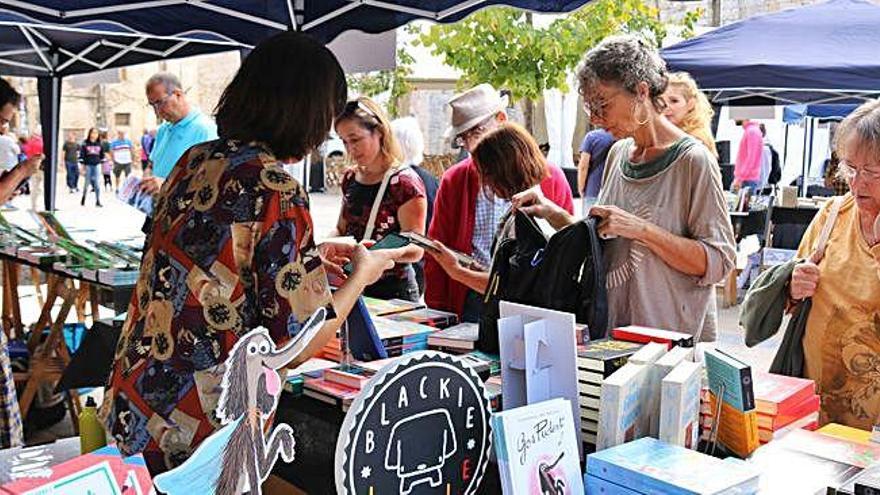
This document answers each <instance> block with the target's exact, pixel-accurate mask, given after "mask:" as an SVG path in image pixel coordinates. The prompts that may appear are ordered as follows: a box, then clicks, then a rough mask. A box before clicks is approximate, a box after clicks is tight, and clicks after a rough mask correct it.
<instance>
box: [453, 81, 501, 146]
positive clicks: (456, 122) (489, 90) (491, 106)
mask: <svg viewBox="0 0 880 495" xmlns="http://www.w3.org/2000/svg"><path fill="white" fill-rule="evenodd" d="M449 106H451V107H452V126H451V127H449V128H448V129H446V133H445V136H446V138H447V139H449V138H454V137H455V136H458V135H459V134H461V133H463V132H465V131H467V130H469V129H472V128H474V127H476V126H477V125H478V124H479V123H480V122H482V121H484V120H486V119H488V118H489V117H491V116H492V115H495V114H496V113H498V112H500V111H503V110H504V108H505V107H506V106H507V102H506V101H505V99H504V98H502V97H501V95H499V94H498V91H496V90H495V88H493V87H492V85H491V84H487V83H483V84H480V85H479V86H475V87H473V88H471V89H469V90H467V91H465V92H464V93H460V94H457V95H455V96H453V97H452V99H451V100H449Z"/></svg>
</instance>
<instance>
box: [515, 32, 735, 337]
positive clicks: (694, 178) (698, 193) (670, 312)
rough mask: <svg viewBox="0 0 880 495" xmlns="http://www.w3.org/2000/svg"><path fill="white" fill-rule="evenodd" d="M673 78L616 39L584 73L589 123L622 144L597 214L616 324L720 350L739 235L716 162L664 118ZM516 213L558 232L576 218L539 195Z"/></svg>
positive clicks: (638, 46) (649, 53) (649, 52)
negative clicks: (722, 292)
mask: <svg viewBox="0 0 880 495" xmlns="http://www.w3.org/2000/svg"><path fill="white" fill-rule="evenodd" d="M668 79H669V76H668V73H667V72H666V64H665V63H664V62H663V59H661V58H660V55H659V54H658V53H657V50H655V49H654V48H653V47H651V46H649V45H648V44H647V43H646V42H645V41H643V40H641V39H638V38H635V37H612V38H608V39H606V40H604V41H603V42H602V43H600V44H599V45H598V46H596V47H595V48H593V49H592V50H590V51H589V52H588V53H587V54H586V56H585V57H584V61H583V63H582V64H581V67H580V69H579V71H578V80H579V83H580V93H581V95H582V96H583V98H584V102H585V105H584V109H585V110H586V111H587V112H588V113H589V115H590V121H591V122H592V123H593V124H594V125H597V126H599V127H602V128H604V129H606V130H608V132H610V133H611V134H613V135H614V137H615V138H616V139H618V140H619V141H617V143H615V144H614V146H612V148H611V150H609V152H608V159H607V162H606V165H605V180H604V181H603V186H602V190H601V191H600V193H599V198H598V202H597V204H596V206H593V207H592V208H591V209H590V212H589V214H590V215H593V216H596V217H598V218H599V219H601V220H600V222H599V227H598V229H599V235H600V236H602V237H604V238H606V239H609V241H608V243H607V245H606V248H605V262H606V264H607V267H606V269H607V288H608V309H609V314H608V316H609V318H608V319H609V324H610V325H611V328H614V327H615V326H622V325H630V324H632V325H645V326H651V327H657V328H665V329H668V330H676V331H679V332H686V333H689V334H692V335H693V336H694V338H695V340H697V341H714V340H715V333H716V321H717V315H716V314H715V313H716V309H715V292H714V285H715V284H716V283H717V282H719V281H721V280H723V279H724V277H725V276H726V275H727V273H728V272H730V270H731V269H732V268H733V263H734V245H733V229H732V228H731V226H730V219H729V218H728V214H727V207H726V204H725V201H724V195H723V193H722V190H721V180H720V176H719V175H720V174H718V173H717V172H716V169H717V167H718V164H717V162H716V160H715V156H714V155H713V154H712V152H711V151H709V150H708V149H707V148H706V146H705V145H703V143H701V142H700V141H698V140H697V139H694V138H693V137H690V136H689V135H687V134H685V133H684V132H683V131H682V130H681V129H679V128H678V127H676V126H675V125H673V124H672V123H671V122H670V121H669V120H668V119H667V118H666V117H665V116H664V115H663V110H664V103H663V93H664V91H666V85H667V82H668ZM514 204H515V205H517V206H521V207H523V206H525V207H526V208H525V209H526V211H527V212H530V213H532V214H535V215H539V216H543V217H545V218H547V219H548V220H549V221H550V223H551V224H554V225H555V226H556V227H562V226H564V225H567V224H569V223H572V222H573V221H574V219H573V218H572V217H571V216H570V215H568V213H566V212H565V211H562V210H560V209H559V208H557V207H555V206H554V205H552V204H551V203H550V202H549V201H547V200H546V199H544V198H542V197H540V196H539V195H538V194H536V193H535V192H529V193H528V194H523V195H521V196H519V197H517V198H515V199H514Z"/></svg>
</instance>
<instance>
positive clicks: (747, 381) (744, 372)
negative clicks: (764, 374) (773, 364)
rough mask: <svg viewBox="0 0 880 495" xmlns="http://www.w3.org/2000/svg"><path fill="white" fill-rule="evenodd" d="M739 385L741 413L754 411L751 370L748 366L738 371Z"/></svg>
mask: <svg viewBox="0 0 880 495" xmlns="http://www.w3.org/2000/svg"><path fill="white" fill-rule="evenodd" d="M739 383H740V386H741V387H742V406H743V411H751V410H753V409H755V389H754V387H753V386H752V368H751V367H750V366H746V367H745V368H742V369H741V370H739Z"/></svg>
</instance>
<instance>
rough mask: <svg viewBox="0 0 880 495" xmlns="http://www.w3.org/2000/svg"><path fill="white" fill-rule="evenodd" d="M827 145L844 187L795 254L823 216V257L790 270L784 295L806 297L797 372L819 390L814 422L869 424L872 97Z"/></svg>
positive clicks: (875, 317) (878, 386)
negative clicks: (846, 189)
mask: <svg viewBox="0 0 880 495" xmlns="http://www.w3.org/2000/svg"><path fill="white" fill-rule="evenodd" d="M835 147H836V148H837V155H838V156H839V157H840V164H839V169H838V172H839V173H840V174H841V175H842V176H843V178H845V179H846V180H847V182H848V183H849V186H850V192H849V193H847V194H845V195H844V196H842V197H839V198H837V199H835V200H834V201H829V202H828V204H826V207H825V208H823V209H822V211H820V212H819V214H818V215H816V218H814V219H813V223H812V224H811V225H810V227H809V228H808V229H807V232H806V234H804V238H803V239H802V240H801V244H800V247H799V248H798V256H799V257H801V258H807V257H809V256H810V254H811V253H812V252H814V250H815V249H816V247H817V244H818V243H819V239H820V238H821V237H822V235H821V234H820V232H822V231H823V228H824V227H825V225H826V223H829V222H831V223H830V225H829V228H830V229H831V230H830V235H828V237H827V244H826V245H825V246H826V247H825V251H824V256H822V257H821V259H811V260H809V261H806V262H804V263H801V264H799V265H797V266H796V267H795V268H794V271H793V272H792V276H791V281H790V283H789V291H790V292H789V294H790V296H791V299H792V300H793V301H800V300H802V299H805V298H812V308H811V309H810V312H809V316H808V318H807V324H806V331H805V333H804V337H803V350H804V374H805V376H806V377H807V378H811V379H813V380H815V381H816V385H817V387H818V390H819V394H820V396H821V404H822V406H821V407H822V408H821V411H820V417H819V421H820V423H823V424H824V423H842V424H845V425H848V426H852V427H856V428H861V429H864V430H871V428H872V427H873V426H874V425H876V424H877V423H878V421H880V101H877V100H875V101H871V102H869V103H865V104H864V105H862V106H860V107H859V108H857V109H856V110H855V111H854V112H853V113H852V114H850V116H849V117H847V118H846V120H844V121H843V123H841V125H840V127H839V128H838V131H837V136H836V139H835ZM835 203H837V204H836V205H835ZM835 206H836V207H837V217H836V219H834V218H833V215H832V214H831V210H832V209H833V208H834V207H835ZM829 217H832V218H831V219H830V220H829Z"/></svg>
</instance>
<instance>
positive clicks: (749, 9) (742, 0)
mask: <svg viewBox="0 0 880 495" xmlns="http://www.w3.org/2000/svg"><path fill="white" fill-rule="evenodd" d="M821 1H824V0H720V4H721V24H722V25H724V24H730V23H731V22H736V21H739V20H742V19H745V18H747V17H751V16H754V15H759V14H766V13H770V12H777V11H780V10H784V9H790V8H795V7H802V6H804V5H811V4H814V3H819V2H821ZM650 3H652V4H654V5H655V6H657V7H659V9H660V18H661V19H663V21H664V22H671V23H676V22H679V21H680V20H681V19H682V18H683V17H684V15H685V14H686V13H687V12H689V11H691V10H694V9H696V8H702V9H703V16H702V17H701V18H700V21H699V23H698V24H700V25H702V26H711V25H712V15H713V12H712V5H713V4H714V3H716V2H713V1H712V0H688V1H682V0H654V1H653V2H650Z"/></svg>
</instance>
